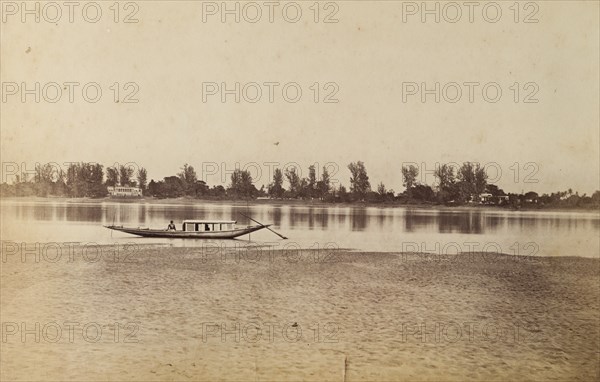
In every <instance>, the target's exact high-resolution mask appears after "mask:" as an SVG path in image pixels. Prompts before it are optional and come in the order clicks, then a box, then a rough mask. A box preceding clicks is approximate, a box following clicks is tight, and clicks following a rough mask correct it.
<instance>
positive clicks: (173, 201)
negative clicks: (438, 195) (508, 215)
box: [0, 197, 600, 213]
mask: <svg viewBox="0 0 600 382" xmlns="http://www.w3.org/2000/svg"><path fill="white" fill-rule="evenodd" d="M3 201H21V202H22V201H27V202H38V203H48V202H61V203H96V204H100V203H124V204H131V203H143V204H164V205H195V204H216V205H218V204H227V205H234V206H246V205H248V206H252V205H272V206H280V207H287V206H290V207H294V206H298V207H344V208H346V207H354V208H360V207H369V208H410V209H422V210H433V209H436V210H449V211H465V210H473V211H477V210H491V211H514V212H536V211H539V212H598V213H600V209H598V208H596V209H594V208H591V209H590V208H555V207H542V208H531V207H522V208H519V209H515V208H509V207H501V206H492V205H479V204H472V205H456V206H449V205H444V204H433V203H409V204H401V203H391V202H387V203H366V202H360V203H330V202H324V201H321V200H297V199H251V200H233V199H196V198H187V197H182V198H165V199H159V198H154V197H143V198H111V197H105V198H65V197H45V198H44V197H1V198H0V202H3Z"/></svg>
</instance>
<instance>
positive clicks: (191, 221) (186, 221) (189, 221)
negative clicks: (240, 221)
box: [182, 220, 237, 224]
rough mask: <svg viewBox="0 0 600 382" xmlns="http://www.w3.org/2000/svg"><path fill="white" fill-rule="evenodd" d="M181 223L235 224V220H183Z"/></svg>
mask: <svg viewBox="0 0 600 382" xmlns="http://www.w3.org/2000/svg"><path fill="white" fill-rule="evenodd" d="M182 223H183V224H185V223H192V224H236V223H237V221H236V220H184V221H183V222H182Z"/></svg>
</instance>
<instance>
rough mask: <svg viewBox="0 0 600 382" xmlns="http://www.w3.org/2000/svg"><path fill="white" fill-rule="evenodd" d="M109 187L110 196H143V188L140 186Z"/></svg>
mask: <svg viewBox="0 0 600 382" xmlns="http://www.w3.org/2000/svg"><path fill="white" fill-rule="evenodd" d="M107 188H108V193H109V194H110V196H129V197H132V196H142V189H141V188H138V187H125V186H115V187H107Z"/></svg>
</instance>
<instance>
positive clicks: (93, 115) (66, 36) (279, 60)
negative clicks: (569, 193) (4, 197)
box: [0, 1, 600, 194]
mask: <svg viewBox="0 0 600 382" xmlns="http://www.w3.org/2000/svg"><path fill="white" fill-rule="evenodd" d="M16 4H17V6H20V3H16ZM82 4H84V3H82ZM99 4H101V9H102V16H101V18H100V21H98V22H97V23H91V22H86V21H85V20H84V19H83V17H82V12H81V8H77V9H75V11H74V20H73V23H70V22H69V20H68V9H67V8H65V7H63V8H62V13H63V14H62V18H61V19H60V20H58V21H57V22H47V21H46V20H45V19H44V17H43V16H44V15H45V16H46V18H47V19H52V18H54V17H55V14H56V12H55V10H53V9H46V13H45V14H44V12H43V11H42V17H41V19H40V22H39V23H36V22H35V21H34V19H33V17H32V16H27V17H29V18H28V19H26V20H25V23H23V22H21V16H22V15H21V12H20V11H21V10H20V9H19V10H17V12H18V13H17V14H16V15H12V13H14V12H13V11H14V9H12V8H9V9H4V10H3V11H4V12H3V17H4V19H3V20H2V21H3V22H2V24H1V25H2V36H1V60H2V62H1V68H0V75H1V80H2V84H3V87H2V95H3V100H2V103H1V104H0V105H1V107H2V110H1V116H0V119H1V128H2V139H1V151H2V153H1V156H2V157H1V160H2V162H4V163H6V162H17V163H21V162H26V163H28V164H29V166H31V167H33V163H35V162H40V163H45V162H58V163H63V162H68V161H93V162H100V163H103V164H105V165H109V164H112V163H115V162H118V163H126V162H135V163H137V164H138V165H139V166H144V167H146V168H147V169H148V173H149V177H150V178H154V179H158V178H162V177H164V176H167V175H171V174H173V173H175V172H177V171H178V170H179V168H180V167H181V166H182V164H183V163H185V162H187V163H190V164H192V165H193V166H194V167H195V168H196V170H197V171H198V173H199V175H202V174H201V173H202V168H203V163H205V164H204V167H206V166H207V165H206V163H219V164H220V163H226V164H227V165H226V166H227V170H231V169H233V167H234V164H235V163H236V162H237V163H239V164H240V166H241V167H244V166H245V165H246V164H248V163H251V162H253V163H257V164H260V165H261V167H262V171H263V173H262V177H261V179H259V180H258V182H257V183H258V184H257V185H258V187H260V185H261V184H266V183H268V182H269V180H268V179H266V178H267V171H268V170H269V166H271V165H269V164H265V163H267V162H278V163H281V165H282V166H283V165H284V164H286V163H289V162H296V163H299V164H300V165H301V166H302V167H303V168H304V172H303V175H306V167H308V165H309V164H313V163H317V164H318V165H319V166H323V165H324V164H326V163H328V162H331V163H336V164H337V166H338V167H339V171H338V172H337V174H336V175H335V176H334V177H335V178H337V179H339V180H341V181H342V182H343V183H345V184H346V185H347V184H348V178H349V172H348V170H347V169H346V166H347V164H348V163H349V162H351V161H356V160H362V161H364V162H365V164H366V167H367V170H368V173H369V176H370V178H371V183H372V185H373V188H375V187H376V184H377V183H378V182H379V181H383V182H384V183H385V184H386V186H387V187H388V188H394V189H395V190H396V191H401V190H402V189H403V187H402V180H401V172H400V168H401V165H402V163H405V162H418V163H424V166H425V168H426V169H427V170H433V168H434V166H435V164H436V163H445V162H464V161H473V162H480V163H482V164H489V163H496V164H494V165H492V167H491V170H490V171H491V175H493V176H495V171H496V169H498V168H500V169H501V170H502V176H501V177H500V179H499V180H498V182H497V184H498V185H499V186H501V187H502V188H504V189H505V191H511V192H520V191H521V190H525V191H527V190H530V189H532V190H536V191H538V192H550V191H555V190H559V189H560V190H564V189H567V188H573V189H574V190H579V191H580V192H587V193H588V194H589V193H591V192H593V191H594V190H596V189H598V188H600V186H599V182H600V180H599V176H600V175H599V173H600V164H599V160H600V159H599V156H600V153H599V146H600V139H599V126H600V121H599V105H600V99H599V82H600V78H599V46H600V41H599V20H598V17H599V16H598V15H599V9H598V7H599V6H598V2H592V1H587V2H584V1H573V2H566V1H565V2H556V1H553V2H538V3H536V4H537V5H538V6H539V9H537V10H536V9H534V8H531V9H520V10H519V11H520V12H519V15H518V19H519V22H518V23H516V22H515V20H514V18H515V13H514V10H511V9H509V7H510V6H511V5H512V4H513V2H499V3H498V4H501V5H500V7H501V10H502V16H501V17H500V20H499V21H498V22H496V23H492V22H488V21H486V20H485V19H484V18H483V15H482V9H481V8H482V7H478V8H476V9H475V10H474V13H473V17H474V20H473V22H472V23H470V22H469V19H468V14H467V12H468V9H467V8H462V12H463V14H462V18H461V19H460V20H459V21H458V22H456V23H450V22H446V21H444V15H446V16H447V18H452V17H454V15H455V13H454V10H452V9H446V11H447V13H446V14H443V13H442V15H441V20H440V21H441V22H440V23H436V22H434V20H433V16H428V17H429V18H428V19H427V20H426V21H427V22H425V23H422V22H421V20H420V15H421V14H420V13H417V14H416V15H413V16H411V15H408V13H410V12H408V13H407V12H404V13H403V7H405V11H414V8H410V7H408V8H407V3H404V4H403V3H402V2H374V3H366V2H363V3H360V2H356V1H351V2H350V1H346V2H335V3H331V4H333V5H329V6H328V7H327V8H325V5H324V3H321V6H320V7H319V11H320V12H319V15H318V18H319V22H318V23H315V20H314V18H315V12H314V8H313V9H310V8H309V7H311V6H312V4H313V2H297V4H299V7H300V8H301V9H302V16H301V18H300V20H299V21H298V22H296V23H292V22H288V21H286V20H285V19H284V18H283V15H282V12H283V11H282V8H283V5H284V4H285V3H280V4H279V6H278V7H276V8H275V9H274V22H273V23H271V22H269V15H268V12H269V9H268V8H267V7H265V6H261V10H262V12H263V13H262V17H261V18H260V19H259V20H258V21H257V22H256V23H251V22H248V21H247V20H246V19H250V18H253V17H255V9H253V8H248V7H247V8H244V5H246V4H247V3H239V4H240V9H241V12H242V14H241V19H240V22H239V23H236V22H234V19H233V17H234V16H228V22H226V23H222V22H221V14H220V13H217V14H216V15H209V14H208V13H211V12H210V11H213V10H214V7H213V5H212V4H216V7H220V4H221V2H217V3H212V4H207V3H205V4H203V3H201V2H191V1H176V2H167V1H160V2H150V1H146V2H138V3H135V4H137V6H138V8H139V9H137V12H136V14H135V16H134V18H136V19H138V20H139V22H138V23H123V22H119V23H115V22H114V20H113V18H114V17H115V12H114V11H113V10H111V9H110V8H109V7H110V6H111V4H112V2H99ZM229 4H230V7H231V8H233V7H234V6H235V3H234V2H230V3H229ZM255 4H259V6H260V5H261V4H263V2H258V3H255ZM414 4H416V5H417V6H419V5H420V4H421V2H417V3H414ZM430 4H431V6H432V7H433V6H434V3H430ZM441 4H442V6H443V5H444V4H445V3H441ZM482 4H483V3H482ZM31 6H32V7H33V5H31ZM4 7H6V5H4ZM203 7H204V9H205V11H207V12H205V13H204V16H205V17H206V22H203ZM336 7H337V9H336ZM244 9H245V11H246V13H244ZM295 9H296V8H294V7H288V8H286V10H287V14H286V15H287V16H288V18H290V19H291V18H293V17H295ZM441 9H442V12H443V8H441ZM132 11H136V9H135V8H134V7H130V8H128V9H120V13H119V15H118V18H119V20H120V21H122V20H123V18H124V17H125V16H126V15H127V14H129V13H131V12H132ZM217 11H218V10H217ZM494 11H495V10H494V9H491V10H489V9H488V13H487V16H488V18H493V17H494ZM87 12H88V13H87V15H88V16H89V15H91V16H89V17H88V18H90V19H91V18H93V17H95V10H94V9H88V10H87ZM332 12H334V13H335V15H334V16H332V18H334V19H337V20H338V22H337V23H323V22H322V21H323V19H324V17H325V16H327V15H329V14H331V13H332ZM531 13H535V15H534V16H532V18H535V19H537V20H538V22H537V23H524V22H523V20H524V19H525V17H526V16H527V15H529V14H531ZM490 15H491V16H490ZM244 16H246V19H244ZM403 17H405V18H406V22H404V20H403ZM22 82H25V83H26V86H27V87H28V88H29V89H35V83H36V82H39V83H40V92H39V93H40V94H41V96H40V97H41V99H40V102H39V103H36V102H35V99H34V98H35V94H29V95H27V98H26V99H25V102H22V100H21V95H22V94H21V93H22V86H21V83H22ZM52 82H56V83H59V84H61V85H63V83H65V82H77V83H79V84H80V85H79V86H77V87H75V93H74V100H73V102H72V103H71V102H69V92H68V89H69V88H68V87H67V88H66V89H65V85H63V88H62V97H61V98H60V99H59V100H58V101H57V102H56V103H51V102H48V101H47V99H52V98H55V92H56V88H55V87H54V86H53V85H47V84H48V83H52ZM91 82H95V83H98V84H99V86H100V88H101V89H102V96H101V98H100V100H99V101H98V102H96V103H92V102H88V101H86V100H85V99H84V98H83V96H82V87H83V85H84V84H86V83H91ZM129 82H132V83H135V84H137V87H138V88H139V91H138V92H137V93H136V94H135V95H134V96H133V98H134V99H137V100H139V102H137V103H126V102H124V101H125V99H124V97H125V96H126V95H127V94H129V93H130V92H131V91H132V90H133V89H135V88H134V87H133V86H132V87H129V88H127V89H125V88H124V84H125V83H129ZM211 82H213V83H217V84H219V88H220V87H221V85H220V84H221V83H225V84H226V86H227V88H229V89H234V88H235V83H236V82H237V83H239V84H240V93H242V94H241V101H240V103H236V102H235V100H234V98H235V95H233V94H231V95H228V96H227V98H226V100H225V101H226V102H224V103H223V102H221V93H220V92H217V94H216V95H209V94H208V92H207V91H206V90H214V88H211V87H210V86H209V88H206V83H211ZM253 82H255V83H258V84H260V88H261V90H262V97H260V98H259V99H258V102H256V103H251V102H248V101H247V100H245V99H244V95H246V98H254V97H255V96H256V93H255V91H256V87H254V86H253V85H250V86H246V87H245V93H244V90H243V89H244V85H246V84H248V83H253ZM272 82H275V83H279V85H278V86H275V85H273V87H274V100H273V102H272V103H271V102H269V94H268V90H269V85H264V83H272ZM465 82H466V83H472V82H475V83H479V85H473V87H474V93H473V97H474V98H473V102H470V101H469V94H468V90H469V87H468V85H464V83H465ZM11 83H17V84H18V89H16V90H15V89H14V87H13V85H12V84H11ZM114 83H119V86H118V88H120V91H119V95H118V96H119V102H118V103H115V102H114V99H113V97H114V96H115V92H114V90H111V86H112V85H113V84H114ZM287 83H297V84H298V85H297V86H299V87H300V88H301V89H302V97H301V98H300V100H299V101H298V102H296V103H293V102H290V101H286V100H285V99H284V98H283V96H282V88H283V85H285V84H287ZM314 83H318V84H319V86H318V88H319V89H320V91H319V93H318V96H317V98H318V100H319V102H315V100H314V97H315V96H316V94H315V89H316V88H315V87H314V86H313V84H314ZM327 83H334V84H335V85H331V84H330V85H329V86H328V87H327V88H325V84H327ZM409 83H417V84H419V85H418V86H419V87H420V86H421V85H420V84H421V83H425V84H426V87H427V88H428V89H434V88H435V84H436V83H439V84H440V92H439V95H440V102H439V103H436V102H435V94H429V95H427V98H426V99H425V102H422V100H421V93H420V92H419V91H418V89H415V88H413V87H412V85H410V84H409ZM449 83H457V84H459V88H460V89H461V91H462V94H461V95H460V96H458V95H457V93H456V86H454V85H447V84H449ZM487 83H492V85H490V86H488V87H487V90H488V93H487V95H488V97H489V98H494V97H495V90H496V89H497V88H500V89H501V90H502V95H501V97H500V99H499V100H498V101H497V102H495V103H493V102H491V101H486V100H485V99H484V97H483V95H482V88H483V85H485V84H487ZM515 83H517V85H516V86H515ZM528 83H530V84H529V85H527V86H526V84H528ZM203 84H205V85H203ZM90 89H91V90H90ZM113 89H115V88H114V87H113ZM516 89H519V91H518V94H517V93H516V91H517V90H516ZM287 90H288V93H287V94H288V96H289V97H294V96H295V87H293V86H290V87H288V88H287ZM332 91H335V92H336V93H335V95H334V96H333V98H334V99H337V100H338V102H337V103H324V102H323V100H324V99H325V97H326V96H327V95H328V94H330V93H331V92H332ZM15 92H16V94H14V95H13V93H15ZM414 92H417V93H416V94H414V95H409V94H408V93H414ZM44 93H45V95H46V97H44ZM94 93H95V91H94V87H89V88H88V95H89V96H90V97H93V96H94ZM203 93H204V98H205V99H203ZM403 95H404V97H403ZM444 96H445V97H444ZM515 97H517V101H518V102H515V99H514V98H515ZM528 97H529V99H530V100H533V99H537V100H538V102H537V103H525V102H524V101H525V99H526V98H528ZM45 98H46V99H45ZM403 98H405V99H403ZM452 99H456V100H457V102H455V103H452V102H449V101H451V100H452ZM204 101H206V102H204ZM277 143H278V144H277ZM515 163H517V165H516V166H515V165H514V164H515ZM532 163H533V164H532ZM208 166H209V167H210V170H211V171H212V172H214V167H213V166H212V165H208ZM334 167H335V166H330V169H333V168H334ZM517 168H519V169H520V171H519V173H518V174H517V172H516V169H517ZM222 170H223V169H222V168H221V169H220V171H222ZM527 176H529V177H527ZM427 180H428V182H429V183H432V182H433V177H432V176H431V175H429V176H428V178H427ZM526 180H538V183H537V184H535V183H524V182H525V181H526ZM208 183H209V184H219V183H221V181H220V179H219V177H218V176H216V175H213V176H211V177H209V178H208Z"/></svg>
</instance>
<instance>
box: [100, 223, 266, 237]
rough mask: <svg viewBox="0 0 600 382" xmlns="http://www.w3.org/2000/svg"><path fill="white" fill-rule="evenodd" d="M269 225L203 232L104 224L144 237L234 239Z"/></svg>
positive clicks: (115, 229)
mask: <svg viewBox="0 0 600 382" xmlns="http://www.w3.org/2000/svg"><path fill="white" fill-rule="evenodd" d="M269 225H270V224H268V225H256V226H250V227H246V228H237V229H232V230H229V231H203V232H186V231H166V230H160V229H149V228H127V227H122V226H114V225H109V226H104V227H106V228H108V229H112V230H114V231H119V232H125V233H128V234H131V235H137V236H142V237H155V238H171V239H234V238H236V237H239V236H243V235H247V234H249V233H252V232H255V231H258V230H261V229H263V228H267V227H268V226H269Z"/></svg>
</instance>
